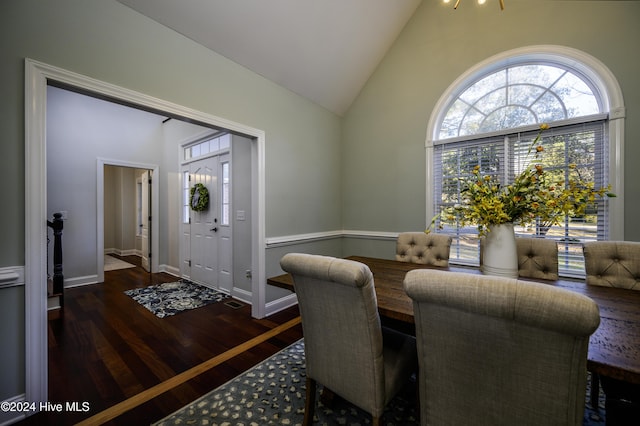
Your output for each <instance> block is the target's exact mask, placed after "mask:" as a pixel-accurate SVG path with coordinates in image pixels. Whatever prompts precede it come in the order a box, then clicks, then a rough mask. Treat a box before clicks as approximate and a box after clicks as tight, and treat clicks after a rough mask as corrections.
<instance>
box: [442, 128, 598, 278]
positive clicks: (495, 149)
mask: <svg viewBox="0 0 640 426" xmlns="http://www.w3.org/2000/svg"><path fill="white" fill-rule="evenodd" d="M606 123H607V122H606V120H605V119H600V120H597V121H590V122H586V123H580V124H571V125H566V126H561V127H553V128H551V129H549V130H547V131H545V132H544V133H543V138H542V141H541V142H542V146H543V147H544V155H543V156H542V164H543V166H544V168H545V171H546V172H547V173H552V174H554V175H556V176H557V178H559V179H562V180H565V181H566V180H568V178H569V174H570V173H574V174H575V173H578V174H579V175H580V177H581V179H582V180H583V181H585V182H594V183H595V187H596V188H599V187H603V186H606V185H607V183H608V182H607V176H608V170H607V165H608V158H606V156H607V153H608V147H607V140H606V138H605V137H606V134H607V133H606V131H605V130H606V126H607V124H606ZM537 134H538V131H537V130H533V131H527V132H515V133H505V134H499V135H492V136H490V137H485V138H477V139H470V140H464V141H455V142H448V143H447V141H438V142H437V144H436V145H435V146H434V208H435V211H434V212H433V213H434V215H436V214H438V213H439V212H440V211H441V210H442V208H444V207H448V206H452V205H454V204H456V203H460V202H461V191H462V189H463V188H462V187H461V182H460V178H467V177H469V176H470V175H471V171H472V169H473V168H474V167H475V166H476V165H477V166H479V167H480V171H481V174H482V175H491V176H493V177H495V178H496V179H498V180H499V181H500V183H501V185H508V184H510V183H512V182H513V180H514V177H515V176H516V175H517V174H519V173H520V172H521V171H522V170H523V169H524V168H525V167H526V166H527V165H528V164H529V163H530V162H531V161H532V158H533V155H534V154H533V153H528V151H529V147H530V145H531V142H532V141H533V139H534V138H535V137H536V135H537ZM570 165H572V166H573V165H575V169H572V168H571V167H570ZM607 211H608V202H607V200H606V198H605V199H597V202H596V204H595V206H594V207H593V208H591V209H589V210H588V211H587V214H585V215H584V216H583V217H573V218H572V217H566V218H565V219H564V221H563V222H562V223H561V224H559V225H554V226H550V224H546V223H542V222H540V221H538V222H537V223H535V224H532V225H527V226H523V225H518V224H516V233H517V234H518V235H521V236H524V235H528V236H537V237H541V238H542V237H544V238H551V239H554V240H556V241H557V242H558V250H559V271H560V274H561V275H563V276H583V275H584V260H583V257H582V243H584V242H586V241H594V240H598V239H601V240H602V239H607V237H608V229H607V223H608V221H607ZM439 232H445V233H448V234H451V235H452V237H453V243H452V247H451V254H450V256H451V257H450V261H451V262H453V263H467V264H476V265H477V264H478V263H479V240H478V233H477V229H476V228H475V227H474V226H468V227H466V228H463V227H461V226H446V227H445V228H443V229H442V230H439Z"/></svg>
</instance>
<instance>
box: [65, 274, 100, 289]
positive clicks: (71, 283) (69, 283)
mask: <svg viewBox="0 0 640 426" xmlns="http://www.w3.org/2000/svg"><path fill="white" fill-rule="evenodd" d="M89 284H98V275H86V276H84V277H74V278H65V279H64V288H72V287H80V286H83V285H89Z"/></svg>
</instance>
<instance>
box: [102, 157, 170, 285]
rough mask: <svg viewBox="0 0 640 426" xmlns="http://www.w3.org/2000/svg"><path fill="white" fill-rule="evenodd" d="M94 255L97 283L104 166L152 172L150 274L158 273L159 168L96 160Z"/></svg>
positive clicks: (103, 159) (126, 162)
mask: <svg viewBox="0 0 640 426" xmlns="http://www.w3.org/2000/svg"><path fill="white" fill-rule="evenodd" d="M96 163H97V166H96V203H97V215H96V217H97V220H96V237H97V238H96V253H97V262H98V282H100V283H101V282H104V254H105V252H106V251H105V249H104V166H117V167H131V168H135V169H146V170H151V171H152V178H151V217H152V218H153V220H152V221H151V253H152V256H151V272H158V270H159V269H158V263H159V260H158V256H159V253H160V166H158V165H157V164H146V163H136V162H131V161H123V160H115V159H111V158H101V157H98V158H97V159H96Z"/></svg>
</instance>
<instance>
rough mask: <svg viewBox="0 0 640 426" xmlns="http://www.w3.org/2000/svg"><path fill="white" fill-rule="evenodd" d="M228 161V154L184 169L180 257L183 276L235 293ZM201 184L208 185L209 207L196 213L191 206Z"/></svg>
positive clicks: (195, 163)
mask: <svg viewBox="0 0 640 426" xmlns="http://www.w3.org/2000/svg"><path fill="white" fill-rule="evenodd" d="M228 158H229V156H228V154H225V155H223V156H212V157H207V158H204V159H201V160H196V161H193V162H191V163H189V164H186V165H184V166H183V167H182V176H183V179H184V184H183V191H184V200H183V213H182V214H183V223H182V241H181V250H180V253H181V254H180V255H181V265H182V267H181V274H182V276H183V277H185V278H188V279H190V280H192V281H195V282H198V283H201V284H204V285H207V286H209V287H213V288H220V289H223V290H225V291H227V292H231V289H232V287H233V284H232V278H231V264H232V260H233V244H232V243H231V231H230V227H231V226H230V220H229V213H228V211H229V209H230V205H229V201H228V200H229V185H226V186H225V185H224V176H223V174H224V170H226V171H227V173H228V170H229V160H228ZM225 164H226V165H225ZM197 184H202V185H204V187H205V188H206V189H207V191H208V193H209V203H208V207H207V208H206V209H205V210H203V211H196V210H193V208H192V207H191V206H190V202H191V197H190V194H191V189H192V188H194V187H195V186H196V185H197ZM225 209H226V210H225ZM225 212H226V213H225ZM225 214H226V215H225Z"/></svg>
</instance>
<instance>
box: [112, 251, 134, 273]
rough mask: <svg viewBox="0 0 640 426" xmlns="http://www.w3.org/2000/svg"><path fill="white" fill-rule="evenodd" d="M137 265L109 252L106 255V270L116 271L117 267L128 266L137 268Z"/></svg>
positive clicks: (124, 267)
mask: <svg viewBox="0 0 640 426" xmlns="http://www.w3.org/2000/svg"><path fill="white" fill-rule="evenodd" d="M135 267H136V265H134V264H132V263H129V262H125V261H124V260H121V259H118V258H116V257H113V256H109V255H108V254H105V255H104V270H105V272H106V271H115V270H117V269H127V268H135Z"/></svg>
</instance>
